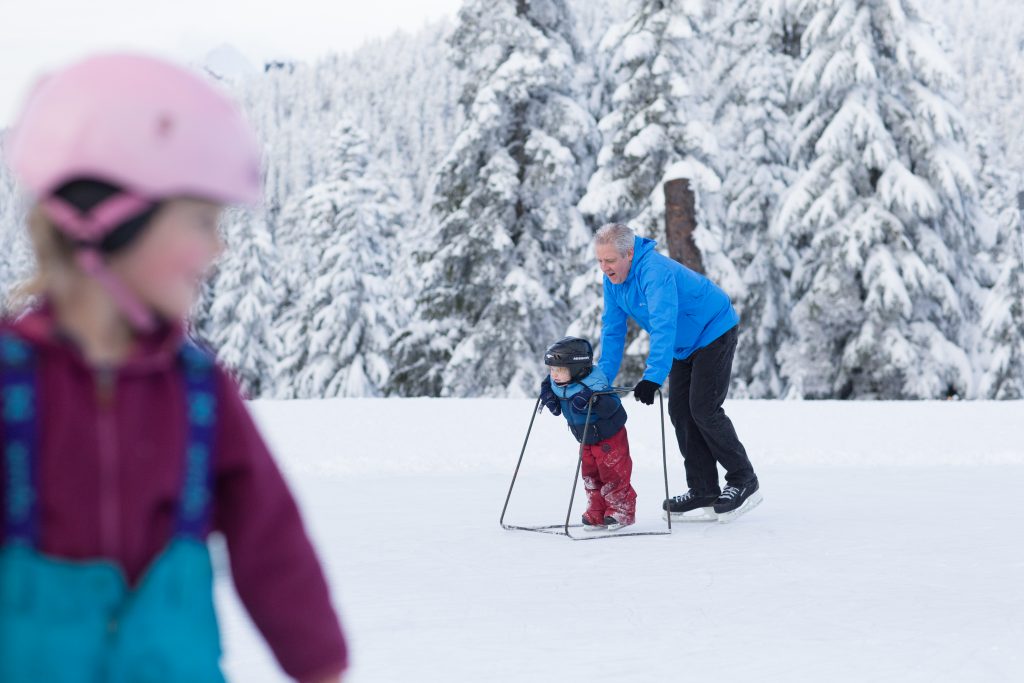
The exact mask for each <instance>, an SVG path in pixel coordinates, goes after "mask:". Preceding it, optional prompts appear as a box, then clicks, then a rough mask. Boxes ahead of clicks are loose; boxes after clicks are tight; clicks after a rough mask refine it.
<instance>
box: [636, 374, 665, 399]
mask: <svg viewBox="0 0 1024 683" xmlns="http://www.w3.org/2000/svg"><path fill="white" fill-rule="evenodd" d="M660 387H661V385H660V384H655V383H654V382H652V381H651V380H649V379H642V380H640V383H639V384H637V385H636V386H635V387H633V398H635V399H636V400H638V401H640V402H641V403H644V404H646V405H652V404H653V403H654V392H656V391H657V390H658V389H659V388H660Z"/></svg>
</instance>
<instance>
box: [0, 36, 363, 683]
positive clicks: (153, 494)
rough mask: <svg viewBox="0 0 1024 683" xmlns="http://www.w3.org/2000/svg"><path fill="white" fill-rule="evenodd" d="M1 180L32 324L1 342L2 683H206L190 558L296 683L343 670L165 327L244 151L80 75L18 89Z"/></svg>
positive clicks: (224, 118) (323, 618) (107, 75)
mask: <svg viewBox="0 0 1024 683" xmlns="http://www.w3.org/2000/svg"><path fill="white" fill-rule="evenodd" d="M5 152H6V157H7V159H6V160H7V161H8V162H9V164H10V166H11V168H12V169H13V171H14V172H15V174H16V176H17V177H18V180H19V181H20V182H21V184H22V187H23V189H24V190H25V191H26V192H27V193H28V194H29V199H30V200H31V202H32V207H31V211H30V215H29V218H28V224H29V231H30V234H31V238H32V244H33V247H34V249H35V252H36V260H37V265H38V272H37V274H36V277H35V280H34V281H33V282H32V283H31V285H30V286H29V289H28V293H29V294H31V295H32V296H34V297H35V303H34V304H33V306H32V307H31V308H29V309H28V310H25V311H23V312H22V313H21V315H19V316H18V317H17V318H16V319H11V320H7V321H4V322H3V323H2V324H0V445H2V448H3V450H2V451H0V463H2V467H0V681H3V682H4V683H43V682H44V681H60V682H62V683H91V682H99V681H103V682H104V683H128V682H130V681H148V682H150V683H222V682H223V681H224V677H223V674H222V672H221V668H220V655H221V650H220V638H219V635H218V626H217V620H216V615H215V610H214V601H213V572H212V567H211V561H210V556H209V552H208V550H207V544H206V540H207V537H208V535H209V534H210V532H211V531H214V530H216V531H219V532H220V533H222V534H223V536H224V537H225V539H226V541H227V549H228V554H229V556H230V568H231V573H232V576H233V578H234V584H235V588H236V590H237V592H238V595H239V597H240V598H241V601H242V603H243V604H244V605H245V607H246V609H247V610H248V612H249V615H250V616H251V617H252V620H253V622H254V623H255V625H256V627H257V628H258V629H259V630H260V632H261V633H262V634H263V636H264V638H265V639H266V641H267V642H268V644H269V645H270V647H271V649H272V650H273V652H274V654H275V656H276V657H277V660H278V662H279V663H280V665H281V666H282V668H283V669H284V670H285V672H286V673H287V674H289V675H290V676H291V677H292V678H294V679H296V680H299V681H339V680H340V678H341V674H342V672H343V671H344V669H345V668H346V665H347V651H346V645H345V639H344V637H343V635H342V631H341V627H340V625H339V622H338V618H337V615H336V613H335V611H334V608H333V607H332V606H331V601H330V595H329V592H328V587H327V583H326V581H325V578H324V575H323V572H322V570H321V566H320V563H319V561H318V559H317V557H316V554H315V552H314V550H313V547H312V544H311V543H310V540H309V538H308V536H307V534H306V532H305V529H304V526H303V523H302V520H301V518H300V516H299V511H298V508H297V506H296V503H295V501H294V499H293V498H292V495H291V493H290V492H289V489H288V487H287V485H286V484H285V481H284V479H283V478H282V476H281V474H280V472H279V471H278V469H277V467H276V466H275V464H274V461H273V460H272V458H271V456H270V453H269V452H268V451H267V448H266V446H265V445H264V442H263V440H262V438H261V437H260V435H259V433H258V432H257V430H256V427H255V426H254V424H253V421H252V419H251V418H250V416H249V413H248V411H247V410H246V408H245V405H244V404H243V403H242V400H241V398H240V396H239V393H238V389H237V387H236V385H235V384H234V383H233V381H232V380H231V379H230V378H229V376H228V375H227V374H226V373H225V372H224V371H223V370H221V369H220V368H219V367H217V366H216V364H215V363H214V361H213V359H212V357H211V356H209V355H208V354H207V353H206V352H205V351H202V350H200V349H199V348H198V347H196V346H194V345H192V344H190V343H189V342H188V341H187V338H186V336H185V334H184V332H183V329H184V328H183V324H182V321H183V320H184V319H185V317H186V316H187V315H188V313H189V311H190V310H191V309H192V308H193V306H194V304H195V302H196V299H197V296H198V288H199V285H200V281H201V278H202V276H203V274H204V273H205V271H206V270H207V269H208V268H209V267H210V266H211V264H212V262H213V261H214V259H215V258H216V257H217V256H218V255H219V253H220V251H221V250H222V245H221V243H220V238H219V235H218V222H219V216H220V212H221V209H222V207H223V206H225V205H228V204H238V203H252V202H254V201H255V200H257V199H258V197H259V194H260V189H261V181H260V169H259V159H260V148H259V146H258V143H257V141H256V139H255V136H254V135H253V134H252V132H251V131H250V129H249V128H248V126H247V125H246V124H245V122H244V120H243V118H242V116H241V114H240V112H239V111H238V110H237V109H236V107H235V106H234V105H233V104H232V103H231V102H230V100H228V99H227V98H226V97H225V96H224V95H223V94H221V93H220V92H219V91H218V90H217V89H215V88H214V87H213V86H212V85H211V84H209V83H207V82H206V81H205V80H204V79H202V78H201V77H199V76H198V75H195V74H193V73H191V72H189V71H186V70H184V69H182V68H180V67H178V66H175V65H173V64H169V63H167V62H164V61H162V60H158V59H153V58H149V57H144V56H140V55H130V54H108V55H100V56H94V57H91V58H88V59H85V60H83V61H81V62H79V63H76V64H74V65H72V66H70V67H68V68H66V69H64V70H61V71H59V72H57V73H54V74H51V75H50V76H49V77H47V78H46V79H45V80H43V81H41V82H40V84H39V85H38V86H37V87H36V88H35V90H34V91H33V92H32V93H31V95H30V96H29V98H28V101H27V103H26V104H25V107H24V109H23V112H22V114H21V116H20V118H19V120H18V122H17V124H16V126H15V127H14V129H13V133H12V134H11V136H10V137H9V138H8V140H7V145H6V150H5Z"/></svg>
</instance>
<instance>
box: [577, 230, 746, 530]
mask: <svg viewBox="0 0 1024 683" xmlns="http://www.w3.org/2000/svg"><path fill="white" fill-rule="evenodd" d="M655 245H656V242H654V240H650V239H647V238H644V237H637V236H635V235H634V234H633V231H632V230H631V229H630V228H629V227H628V226H625V225H622V224H620V223H611V224H608V225H605V226H604V227H602V228H601V229H600V230H598V232H597V235H596V236H595V238H594V250H595V253H596V255H597V260H598V263H599V264H600V266H601V270H602V271H603V272H604V275H605V277H604V316H603V317H602V319H601V360H600V362H599V363H598V367H600V369H601V370H602V372H604V374H605V376H607V377H608V379H609V381H611V382H612V383H614V382H615V376H616V375H618V374H619V366H620V365H621V364H622V353H623V350H624V347H625V342H626V323H627V320H628V318H633V320H635V321H636V322H637V324H638V325H640V327H642V328H643V329H644V330H646V331H647V332H648V333H649V334H650V335H651V348H650V353H649V354H648V356H647V369H646V370H645V371H644V375H643V378H642V379H641V380H640V382H639V383H638V384H637V385H636V387H635V388H634V389H633V395H634V397H635V398H636V400H638V401H640V402H641V403H645V404H647V405H651V404H653V403H654V395H655V392H656V391H657V390H658V389H659V388H660V387H661V385H662V384H664V383H665V379H666V378H668V379H669V380H670V382H669V391H668V413H669V416H670V417H671V419H672V425H673V426H674V427H675V430H676V438H677V439H678V441H679V449H680V451H681V452H682V454H683V462H684V465H685V468H686V484H687V486H688V487H689V490H688V491H687V492H686V493H684V494H682V495H679V496H674V497H673V498H670V499H668V500H666V501H665V503H664V505H663V507H664V509H665V510H666V514H671V515H672V517H673V518H674V519H682V520H686V521H689V520H694V519H700V520H714V519H717V520H719V521H723V522H726V521H730V520H732V519H734V518H736V517H738V516H739V515H741V514H743V513H744V512H747V511H748V510H750V509H752V508H754V507H755V506H756V505H757V504H758V503H760V502H761V494H760V493H759V492H758V483H757V476H756V475H755V474H754V468H753V466H752V465H751V464H750V459H749V458H748V457H747V453H746V450H745V449H744V448H743V444H742V443H740V440H739V438H738V437H737V436H736V430H735V428H734V427H733V425H732V421H731V420H729V417H728V416H727V415H726V414H725V410H723V408H722V404H723V403H724V402H725V396H726V394H727V393H728V391H729V380H730V377H731V375H732V361H733V355H734V354H735V353H736V340H737V325H738V324H739V316H738V315H737V314H736V309H734V308H733V306H732V302H731V301H730V300H729V296H728V295H727V294H726V293H725V292H723V291H722V290H721V289H720V288H719V287H718V286H716V285H715V284H714V283H713V282H711V281H710V280H709V279H707V278H706V277H704V276H703V275H700V274H699V273H695V272H694V271H692V270H690V269H689V268H687V267H686V266H684V265H682V264H681V263H678V262H677V261H674V260H672V259H670V258H668V257H667V256H664V255H662V254H659V253H658V252H657V251H656V250H655V248H654V247H655ZM717 464H721V465H722V467H723V468H724V469H725V483H726V486H725V488H724V489H721V488H720V487H719V483H718V467H717ZM696 511H700V512H696ZM687 513H689V514H687Z"/></svg>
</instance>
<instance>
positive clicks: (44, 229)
mask: <svg viewBox="0 0 1024 683" xmlns="http://www.w3.org/2000/svg"><path fill="white" fill-rule="evenodd" d="M26 223H27V224H28V236H29V241H30V243H31V245H32V252H33V254H34V255H35V260H36V271H35V273H33V274H32V275H31V276H30V277H29V278H28V279H27V280H26V281H24V282H22V283H20V284H18V285H16V286H15V287H14V288H13V289H12V290H11V293H10V296H9V297H8V301H7V305H8V309H9V310H19V309H22V308H25V307H26V306H28V305H30V304H31V303H32V301H33V300H34V299H36V298H38V297H40V296H42V295H43V294H46V293H48V292H51V291H53V289H54V288H55V287H56V283H57V281H58V280H59V279H60V278H61V277H62V276H63V275H65V274H66V273H68V272H69V271H70V270H72V269H73V268H74V258H73V256H74V247H73V245H72V244H71V241H70V240H68V238H66V237H65V236H64V235H62V234H61V233H59V232H58V231H57V229H56V228H55V227H53V224H52V223H50V221H49V220H48V219H47V218H46V215H45V214H44V213H43V211H42V209H41V208H39V206H38V205H36V206H34V207H32V209H31V210H30V211H29V214H28V218H27V219H26Z"/></svg>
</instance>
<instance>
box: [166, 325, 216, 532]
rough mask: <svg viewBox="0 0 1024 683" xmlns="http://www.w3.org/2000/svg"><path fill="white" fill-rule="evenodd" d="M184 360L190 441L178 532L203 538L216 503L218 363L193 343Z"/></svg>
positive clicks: (183, 348) (187, 348) (184, 349)
mask: <svg viewBox="0 0 1024 683" xmlns="http://www.w3.org/2000/svg"><path fill="white" fill-rule="evenodd" d="M181 360H182V365H183V370H184V379H185V396H186V399H187V402H188V406H187V408H188V441H187V446H186V452H185V478H184V481H183V483H182V491H181V503H180V505H179V507H178V522H177V529H176V532H177V534H178V535H182V536H188V537H191V538H196V539H199V540H202V539H203V538H204V537H205V534H206V532H207V530H208V528H209V524H210V513H211V507H212V503H213V441H214V433H215V429H214V428H215V425H216V418H217V387H216V373H215V367H216V366H215V364H214V361H213V359H212V358H211V357H210V356H209V355H208V354H207V353H205V352H204V351H202V350H200V349H199V348H198V347H196V346H194V345H192V344H186V345H185V346H184V347H182V350H181Z"/></svg>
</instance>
